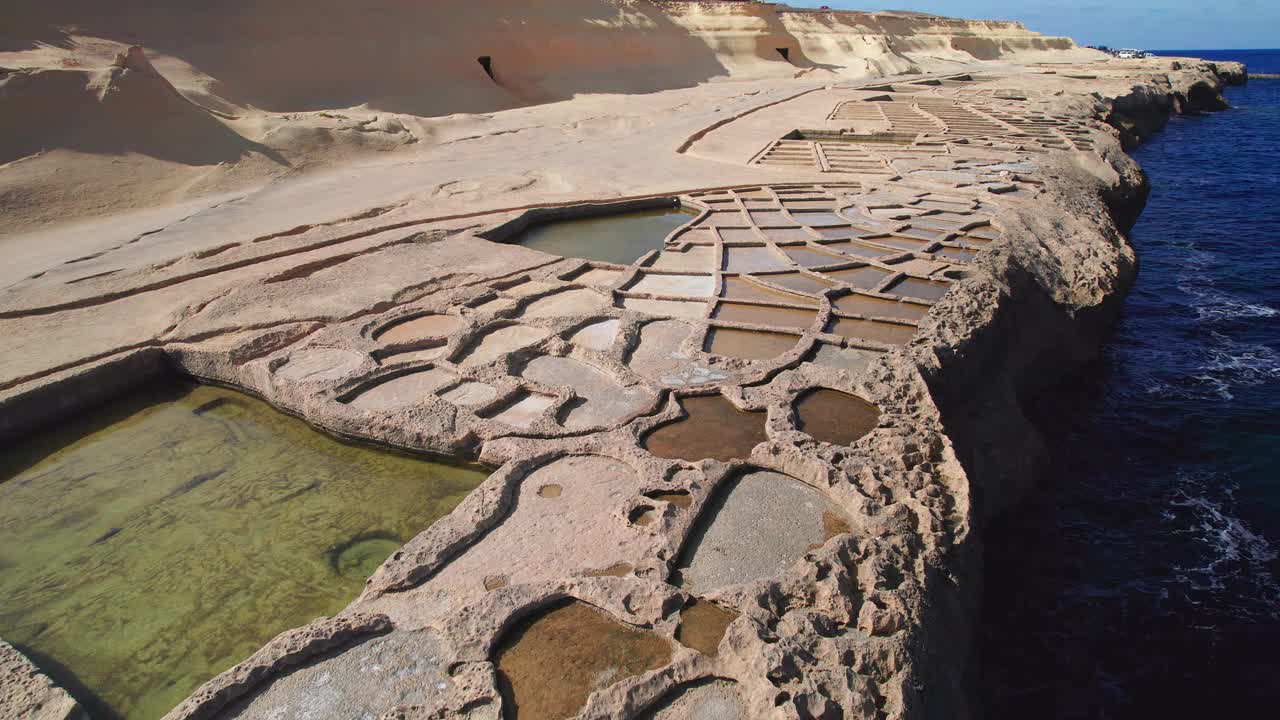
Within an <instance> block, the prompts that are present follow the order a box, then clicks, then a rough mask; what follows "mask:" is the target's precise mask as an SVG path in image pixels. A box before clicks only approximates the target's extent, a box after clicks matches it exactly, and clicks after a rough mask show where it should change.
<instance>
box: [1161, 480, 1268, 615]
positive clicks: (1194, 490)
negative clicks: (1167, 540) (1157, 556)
mask: <svg viewBox="0 0 1280 720" xmlns="http://www.w3.org/2000/svg"><path fill="white" fill-rule="evenodd" d="M1177 477H1178V488H1177V490H1176V491H1175V494H1174V498H1173V500H1172V501H1171V502H1170V506H1171V507H1172V508H1174V510H1175V511H1174V512H1173V513H1171V514H1170V515H1169V516H1168V517H1169V519H1170V520H1174V519H1176V518H1177V517H1179V516H1183V517H1185V518H1186V519H1187V522H1186V523H1185V524H1182V527H1181V528H1180V529H1177V530H1174V532H1175V533H1179V534H1186V535H1190V536H1192V539H1193V540H1195V542H1196V543H1197V544H1198V545H1199V546H1200V547H1201V548H1202V550H1203V551H1204V554H1203V557H1202V558H1200V559H1199V561H1198V562H1196V563H1194V564H1182V565H1177V566H1175V567H1174V572H1175V577H1174V579H1175V580H1176V581H1178V582H1180V583H1183V584H1186V585H1187V586H1189V587H1190V588H1191V589H1194V590H1197V591H1201V592H1207V593H1224V592H1229V593H1231V594H1232V595H1235V596H1237V597H1239V599H1241V600H1245V601H1246V604H1247V605H1248V606H1251V607H1253V608H1256V609H1257V610H1255V612H1257V613H1260V614H1263V615H1266V616H1267V617H1270V618H1280V583H1278V582H1277V581H1276V579H1275V577H1274V576H1273V575H1272V574H1271V570H1270V566H1271V564H1272V563H1273V562H1275V560H1276V558H1277V557H1280V555H1277V552H1276V550H1275V548H1274V547H1272V545H1271V543H1270V542H1269V541H1268V540H1267V538H1266V537H1264V536H1263V535H1261V534H1260V533H1257V532H1255V531H1254V530H1253V529H1252V528H1250V527H1249V525H1248V524H1247V523H1245V521H1244V520H1243V519H1241V518H1240V517H1238V516H1236V515H1235V514H1234V513H1233V506H1234V505H1235V495H1234V490H1235V486H1234V485H1231V484H1224V483H1223V480H1222V478H1221V476H1219V475H1217V474H1215V473H1212V472H1208V471H1187V470H1179V471H1178V473H1177ZM1214 496H1217V498H1218V499H1213V498H1214ZM1180 524H1181V523H1180ZM1242 588H1250V589H1251V592H1248V593H1242V592H1241V589H1242ZM1235 611H1236V612H1249V611H1248V609H1247V608H1241V607H1239V606H1238V605H1237V606H1236V607H1235Z"/></svg>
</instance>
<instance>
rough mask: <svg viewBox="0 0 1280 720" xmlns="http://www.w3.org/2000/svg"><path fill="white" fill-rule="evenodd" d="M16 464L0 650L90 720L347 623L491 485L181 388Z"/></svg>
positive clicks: (8, 494)
mask: <svg viewBox="0 0 1280 720" xmlns="http://www.w3.org/2000/svg"><path fill="white" fill-rule="evenodd" d="M0 462H2V465H0V477H3V478H5V482H3V483H0V567H2V568H3V572H0V598H3V601H4V608H3V612H0V636H3V637H4V638H5V639H6V640H9V641H10V642H12V643H14V644H15V645H17V646H19V647H20V648H21V649H22V650H23V651H24V652H29V654H30V655H31V656H32V657H33V658H35V659H36V661H37V662H39V663H41V664H42V666H43V669H44V670H45V671H46V672H47V673H49V674H50V675H52V676H53V677H54V678H55V679H56V680H57V681H58V682H59V683H60V684H63V685H65V686H66V687H68V688H70V689H72V691H73V692H74V693H75V694H76V695H77V697H78V699H80V700H81V702H82V703H84V704H86V705H87V706H88V709H89V711H90V714H92V715H94V716H95V717H107V718H109V717H122V718H129V719H133V718H138V719H140V720H154V718H158V717H160V716H161V715H163V714H164V713H165V712H167V711H168V710H169V709H171V708H172V707H173V706H174V705H176V704H177V703H178V702H179V701H181V700H182V699H183V698H184V697H186V696H187V695H188V694H189V693H190V692H191V691H192V690H194V689H195V688H196V687H197V686H198V685H200V684H201V683H203V682H204V681H205V680H208V679H209V678H210V677H212V676H214V675H215V674H217V673H219V672H221V671H223V670H225V669H227V668H228V667H230V666H231V665H233V664H235V663H237V662H239V661H240V660H243V659H244V658H246V657H248V656H249V655H250V654H251V653H253V652H254V651H255V650H257V649H258V648H259V647H260V646H261V645H262V644H263V643H265V642H266V641H267V640H269V639H271V638H272V637H273V636H275V635H276V634H278V633H280V632H281V631H284V630H286V629H289V628H291V627H295V626H297V625H301V624H304V623H306V622H309V621H311V620H312V619H314V618H316V617H318V616H321V615H332V614H334V613H335V612H337V611H339V610H341V609H342V608H343V607H344V606H345V605H346V604H347V603H348V602H350V601H351V599H352V598H354V597H355V596H356V595H357V594H358V593H359V592H360V591H361V589H363V587H364V580H365V577H366V576H367V575H368V574H369V573H370V572H372V570H373V569H374V568H376V567H377V565H378V564H380V563H381V562H382V560H384V559H385V557H386V555H387V554H389V553H390V552H392V551H393V550H394V549H395V548H396V547H398V546H399V545H400V544H401V543H402V542H404V541H406V540H408V539H409V538H411V537H413V536H414V535H416V534H417V533H418V532H420V531H421V530H423V529H425V528H426V527H427V526H428V525H430V524H431V523H432V522H433V521H435V520H436V519H438V518H439V517H441V516H443V515H444V514H446V513H448V512H449V511H450V510H452V509H453V508H454V506H456V505H457V504H458V503H459V502H460V501H461V500H462V498H463V497H465V496H466V494H467V493H468V492H470V491H471V489H472V488H474V487H475V486H476V485H478V484H479V483H480V482H481V481H483V480H484V478H485V476H486V474H485V473H483V472H479V471H477V470H475V469H471V468H463V467H454V466H450V465H444V464H440V463H432V462H426V461H423V460H418V459H414V458H410V457H407V456H400V455H393V454H390V453H385V452H380V451H375V450H371V449H368V448H363V447H357V446H352V445H346V444H342V443H339V442H336V441H334V440H332V439H330V438H329V437H327V436H324V435H321V434H320V433H317V432H315V431H314V430H312V429H311V428H310V427H308V426H307V425H306V424H305V423H303V422H302V421H300V420H297V419H295V418H292V417H289V416H286V415H283V414H281V413H278V412H276V411H274V410H272V409H271V408H270V407H269V406H267V405H266V404H265V403H263V402H261V401H258V400H255V399H252V398H250V397H248V396H245V395H241V394H238V393H235V392H231V391H229V390H224V389H221V388H214V387H208V386H193V385H185V384H175V385H174V386H172V387H169V388H166V389H163V390H157V391H154V392H151V393H141V394H138V395H137V396H136V397H135V398H134V399H133V400H132V401H130V402H128V403H126V404H117V405H115V406H112V407H109V408H106V409H103V410H100V411H97V412H92V413H88V414H85V415H83V416H82V417H81V418H80V419H78V420H75V421H72V422H69V423H66V424H64V425H63V426H62V427H60V428H59V429H58V430H56V431H52V432H48V433H44V434H41V435H38V436H36V437H33V438H31V439H29V440H28V441H27V442H26V443H24V445H23V446H22V447H21V448H18V449H13V450H9V451H6V453H5V454H4V457H3V461H0Z"/></svg>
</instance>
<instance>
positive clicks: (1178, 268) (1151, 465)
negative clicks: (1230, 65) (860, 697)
mask: <svg viewBox="0 0 1280 720" xmlns="http://www.w3.org/2000/svg"><path fill="white" fill-rule="evenodd" d="M1172 54H1184V55H1198V56H1207V55H1212V56H1213V57H1215V58H1216V59H1240V60H1243V61H1245V62H1248V63H1249V65H1250V69H1251V70H1254V71H1262V72H1266V71H1268V70H1270V71H1271V72H1276V71H1278V70H1280V51H1274V50H1273V51H1247V52H1243V53H1242V52H1239V51H1224V52H1221V53H1206V52H1203V51H1194V52H1191V51H1187V52H1182V53H1172ZM1226 97H1227V99H1228V100H1229V101H1230V102H1231V103H1232V105H1233V106H1234V109H1232V110H1228V111H1226V112H1222V113H1216V114H1212V115H1205V116H1198V117H1179V118H1174V119H1173V120H1172V121H1171V122H1170V124H1169V126H1168V128H1167V129H1166V130H1165V131H1164V132H1163V133H1161V134H1159V135H1157V136H1155V137H1154V138H1152V139H1151V140H1150V141H1149V142H1148V143H1147V144H1145V145H1143V146H1141V147H1139V148H1137V149H1136V150H1135V151H1134V153H1133V155H1134V157H1135V158H1136V159H1137V160H1138V161H1139V162H1140V163H1141V164H1142V166H1143V167H1144V168H1145V169H1146V170H1147V172H1148V173H1149V174H1150V176H1151V182H1152V193H1151V198H1150V201H1149V203H1148V205H1147V208H1146V211H1145V213H1144V214H1143V215H1142V218H1141V220H1140V221H1139V223H1138V225H1137V226H1136V227H1135V228H1134V230H1133V232H1132V234H1131V241H1132V242H1133V245H1134V246H1135V247H1136V249H1137V252H1138V256H1139V264H1140V270H1139V275H1138V280H1137V284H1136V286H1135V287H1134V289H1133V292H1132V294H1131V295H1130V296H1129V298H1128V299H1127V301H1126V308H1125V312H1124V316H1123V318H1122V319H1121V321H1120V323H1119V326H1118V328H1117V329H1116V332H1115V334H1114V336H1113V337H1112V338H1111V339H1110V341H1109V342H1108V343H1107V345H1106V347H1105V348H1104V352H1103V355H1102V358H1101V360H1100V361H1099V362H1097V363H1096V364H1094V365H1093V366H1091V367H1089V368H1086V369H1085V371H1084V372H1081V373H1079V374H1078V375H1076V376H1074V377H1071V378H1069V379H1068V380H1066V381H1065V382H1063V383H1062V384H1061V385H1060V386H1059V387H1058V388H1057V390H1056V391H1054V392H1051V393H1049V394H1048V395H1046V396H1044V397H1042V398H1040V399H1039V400H1038V401H1037V403H1036V407H1034V408H1030V410H1031V411H1032V414H1033V415H1034V416H1035V420H1036V422H1037V424H1038V425H1039V426H1040V428H1041V429H1042V430H1043V431H1044V432H1045V434H1046V437H1047V439H1048V441H1049V443H1050V445H1051V446H1052V450H1053V452H1054V454H1055V456H1056V459H1057V460H1058V462H1057V463H1056V464H1057V465H1058V466H1059V467H1060V468H1061V472H1059V473H1057V474H1056V475H1055V476H1054V477H1045V478H1041V479H1040V483H1039V486H1038V489H1037V491H1036V492H1035V494H1034V495H1033V497H1032V498H1031V499H1030V500H1029V501H1028V502H1027V503H1025V504H1024V505H1022V506H1020V507H1017V508H1015V509H1013V510H1012V511H1011V512H1009V513H1007V514H1006V515H1005V516H1004V517H1002V518H1001V519H999V520H998V521H997V522H996V524H995V525H994V526H993V527H992V528H991V532H990V533H988V535H987V537H986V543H987V550H986V559H987V593H986V602H985V607H984V615H983V621H982V626H981V628H982V645H983V647H982V673H983V675H982V682H981V688H982V697H983V701H984V703H985V710H986V717H991V718H1019V719H1022V718H1037V719H1043V718H1085V717H1088V718H1149V717H1168V718H1175V717H1193V716H1197V715H1203V716H1204V717H1235V716H1240V717H1270V716H1273V715H1275V714H1276V713H1277V712H1280V711H1277V710H1276V708H1275V706H1274V701H1275V699H1276V698H1277V696H1280V686H1278V685H1277V684H1276V678H1277V677H1280V560H1278V559H1277V558H1278V557H1280V162H1278V161H1277V152H1280V80H1253V81H1251V82H1250V83H1249V84H1248V85H1247V86H1246V87H1242V88H1233V89H1229V90H1228V91H1227V92H1226Z"/></svg>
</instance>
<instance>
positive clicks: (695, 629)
mask: <svg viewBox="0 0 1280 720" xmlns="http://www.w3.org/2000/svg"><path fill="white" fill-rule="evenodd" d="M737 618H738V613H735V612H732V611H729V610H725V609H724V608H722V607H720V606H719V605H716V604H715V603H712V602H707V601H706V600H693V601H692V602H690V603H689V604H688V605H686V606H685V608H684V610H681V611H680V625H679V627H677V628H676V640H677V641H679V642H680V644H681V645H684V646H685V647H691V648H693V649H694V650H697V651H698V652H700V653H702V654H703V655H706V656H707V657H715V655H716V651H717V650H719V649H720V641H721V640H723V639H724V633H725V631H726V630H728V629H729V623H731V622H733V621H734V620H736V619H737Z"/></svg>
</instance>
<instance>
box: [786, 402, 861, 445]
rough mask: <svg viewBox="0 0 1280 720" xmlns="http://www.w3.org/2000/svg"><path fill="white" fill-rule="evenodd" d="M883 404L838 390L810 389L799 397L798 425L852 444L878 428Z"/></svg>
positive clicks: (833, 441)
mask: <svg viewBox="0 0 1280 720" xmlns="http://www.w3.org/2000/svg"><path fill="white" fill-rule="evenodd" d="M879 423H880V408H878V407H876V406H875V405H874V404H872V403H869V402H867V401H866V400H863V399H862V398H860V397H855V396H853V395H849V394H847V393H842V392H839V391H837V390H828V389H826V388H819V389H817V390H810V391H809V392H806V393H805V394H803V395H801V396H800V397H799V399H797V400H796V428H797V429H799V430H800V431H801V432H804V433H807V434H808V435H809V437H812V438H813V439H814V440H818V441H820V442H826V443H831V444H832V445H852V444H853V443H854V441H855V440H857V439H858V438H860V437H862V436H863V435H866V434H867V433H869V432H871V431H872V430H874V429H876V425H878V424H879Z"/></svg>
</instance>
